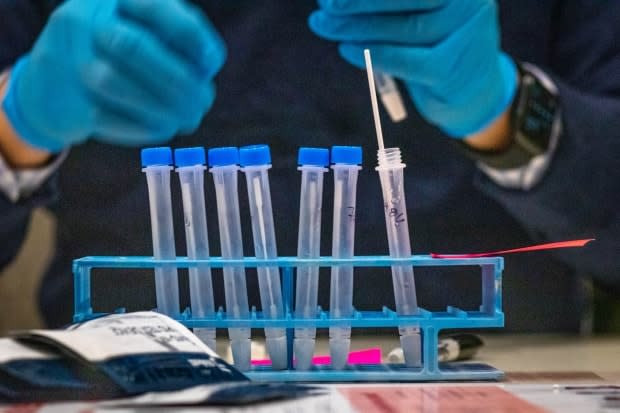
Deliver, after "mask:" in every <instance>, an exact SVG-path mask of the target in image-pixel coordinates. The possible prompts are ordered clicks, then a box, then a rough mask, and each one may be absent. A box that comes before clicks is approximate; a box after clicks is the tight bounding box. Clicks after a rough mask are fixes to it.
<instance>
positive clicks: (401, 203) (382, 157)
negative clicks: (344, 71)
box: [364, 49, 422, 367]
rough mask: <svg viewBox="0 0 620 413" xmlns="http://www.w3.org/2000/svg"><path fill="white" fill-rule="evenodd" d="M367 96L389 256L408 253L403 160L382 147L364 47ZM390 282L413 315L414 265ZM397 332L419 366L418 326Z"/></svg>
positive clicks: (399, 307)
mask: <svg viewBox="0 0 620 413" xmlns="http://www.w3.org/2000/svg"><path fill="white" fill-rule="evenodd" d="M364 60H365V61H366V71H367V75H368V86H369V89H370V100H371V103H372V112H373V117H374V120H375V129H376V132H377V143H378V144H379V150H378V151H377V160H378V162H379V166H377V168H376V170H377V172H379V178H380V180H381V188H382V192H383V205H384V207H385V208H384V209H385V226H386V228H387V236H388V245H389V249H390V256H391V257H393V258H409V257H411V240H410V238H409V222H408V221H407V204H406V202H405V185H404V174H403V170H404V169H405V166H406V165H405V164H404V163H402V160H401V154H400V149H398V148H385V146H384V144H383V130H382V128H381V116H380V115H379V104H378V103H377V89H376V86H375V76H374V74H373V69H372V58H371V56H370V50H368V49H365V50H364ZM392 284H393V286H394V301H395V303H396V312H397V314H398V315H405V316H406V315H414V314H416V313H417V312H418V302H417V297H416V289H415V280H414V277H413V266H412V265H411V264H408V265H393V266H392ZM398 331H399V333H400V345H401V347H402V348H403V353H404V355H405V364H407V366H409V367H418V366H420V365H421V364H422V359H421V353H422V349H421V347H422V343H421V341H420V329H419V328H418V327H415V326H402V327H399V328H398Z"/></svg>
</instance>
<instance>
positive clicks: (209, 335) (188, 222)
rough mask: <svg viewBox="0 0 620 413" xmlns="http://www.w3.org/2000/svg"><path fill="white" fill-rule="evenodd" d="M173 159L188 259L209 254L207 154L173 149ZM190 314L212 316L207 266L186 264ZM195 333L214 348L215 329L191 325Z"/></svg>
mask: <svg viewBox="0 0 620 413" xmlns="http://www.w3.org/2000/svg"><path fill="white" fill-rule="evenodd" d="M174 161H175V165H176V171H177V173H178V175H179V182H180V183H181V196H182V199H183V216H184V222H185V242H186V244H187V257H188V258H189V259H208V258H209V236H208V232H207V216H206V208H205V194H204V174H205V169H207V168H206V166H205V165H206V155H205V150H204V148H201V147H198V148H181V149H175V151H174ZM189 296H190V303H191V309H192V317H199V318H205V317H214V316H215V306H214V304H213V282H212V279H211V268H210V267H203V266H201V267H191V268H189ZM194 334H195V335H196V336H197V337H198V338H200V339H201V340H202V341H203V342H204V343H205V344H206V345H207V346H208V347H209V348H211V349H212V350H215V344H216V341H215V329H214V328H194Z"/></svg>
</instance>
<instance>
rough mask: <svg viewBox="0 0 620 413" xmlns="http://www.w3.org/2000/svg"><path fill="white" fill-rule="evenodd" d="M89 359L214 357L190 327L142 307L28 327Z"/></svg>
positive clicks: (93, 360)
mask: <svg viewBox="0 0 620 413" xmlns="http://www.w3.org/2000/svg"><path fill="white" fill-rule="evenodd" d="M28 333H29V334H33V335H38V336H42V337H47V338H49V339H51V340H54V341H56V342H58V343H60V344H62V345H63V346H65V347H67V348H68V349H70V350H72V351H74V352H75V353H77V354H79V355H80V356H81V357H83V358H84V359H86V360H88V361H91V362H101V361H104V360H107V359H111V358H115V357H120V356H131V355H141V354H151V353H178V352H182V353H204V354H209V355H210V356H213V357H217V354H216V353H215V352H213V350H211V349H209V348H208V347H207V346H206V345H205V344H204V343H203V342H202V341H200V339H198V338H197V337H196V336H195V335H194V334H192V332H191V331H189V330H188V329H187V328H186V327H185V326H183V325H182V324H180V323H178V322H177V321H175V320H173V319H171V318H170V317H167V316H165V315H162V314H159V313H155V312H150V311H145V312H138V313H130V314H113V315H110V316H107V317H102V318H97V319H95V320H90V321H87V322H84V323H81V324H78V325H75V326H73V327H72V328H70V329H67V330H31V331H29V332H28Z"/></svg>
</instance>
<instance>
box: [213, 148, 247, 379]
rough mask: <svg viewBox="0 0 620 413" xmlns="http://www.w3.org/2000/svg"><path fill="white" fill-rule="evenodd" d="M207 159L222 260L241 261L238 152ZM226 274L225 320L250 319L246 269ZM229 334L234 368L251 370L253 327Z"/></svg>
mask: <svg viewBox="0 0 620 413" xmlns="http://www.w3.org/2000/svg"><path fill="white" fill-rule="evenodd" d="M208 157H209V166H210V167H211V169H210V172H211V174H212V175H213V182H214V183H215V194H216V198H217V216H218V221H219V229H220V244H221V249H222V258H224V259H242V258H243V244H242V238H241V237H242V235H241V219H240V216H239V193H238V189H237V175H238V171H239V166H238V164H239V151H238V149H237V148H232V147H226V148H215V149H210V150H209V153H208ZM223 272H224V294H225V296H226V317H228V318H231V319H241V318H244V319H249V318H250V311H249V307H248V291H247V287H246V280H245V268H243V267H239V266H233V267H224V269H223ZM228 335H229V338H230V347H231V350H232V354H233V359H234V362H235V367H237V368H238V369H239V370H241V371H247V370H249V369H250V328H249V327H243V328H229V329H228Z"/></svg>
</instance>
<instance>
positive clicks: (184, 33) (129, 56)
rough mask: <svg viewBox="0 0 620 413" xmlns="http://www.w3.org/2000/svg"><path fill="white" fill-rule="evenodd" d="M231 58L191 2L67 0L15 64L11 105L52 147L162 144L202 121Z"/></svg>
mask: <svg viewBox="0 0 620 413" xmlns="http://www.w3.org/2000/svg"><path fill="white" fill-rule="evenodd" d="M225 58H226V48H225V45H224V42H223V40H222V39H221V38H220V36H219V34H218V33H217V32H216V30H215V29H214V27H213V26H212V25H211V23H210V22H209V21H208V20H207V19H206V17H205V16H204V15H202V13H201V12H200V11H199V10H198V9H197V8H195V7H194V6H192V5H190V4H189V3H187V2H186V1H185V0H68V1H66V2H65V3H64V4H63V5H62V6H61V7H60V8H59V9H58V10H56V12H55V13H54V14H52V16H51V18H50V21H49V22H48V24H47V26H46V27H45V28H44V30H43V32H42V34H41V35H40V37H39V38H38V40H37V41H36V44H35V45H34V47H33V49H32V51H31V52H30V53H29V54H27V55H25V56H23V57H22V58H21V59H20V60H19V61H18V63H17V64H16V65H15V66H14V68H13V70H12V72H11V78H10V84H9V89H8V92H7V95H6V97H5V100H4V102H3V107H4V111H5V113H6V115H7V117H8V118H9V120H10V122H11V124H12V126H13V128H14V129H15V130H16V132H17V133H18V134H19V135H20V136H21V138H22V139H24V140H25V141H26V142H28V143H30V144H31V145H33V146H35V147H38V148H41V149H46V150H49V151H52V152H55V151H60V150H62V149H63V148H65V147H68V146H70V145H73V144H76V143H79V142H82V141H84V140H86V139H88V138H91V137H92V138H96V139H98V140H101V141H105V142H109V143H113V144H120V145H135V146H140V145H148V144H156V143H161V142H164V141H166V140H168V139H170V138H171V137H172V136H173V135H175V134H176V133H178V132H181V133H189V132H191V131H193V130H195V129H196V128H197V127H198V126H199V124H200V122H201V119H202V117H203V115H204V114H205V113H206V112H207V111H208V110H209V108H210V107H211V105H212V103H213V99H214V97H215V88H214V84H213V77H214V76H215V75H216V73H217V72H218V71H219V70H220V68H221V67H222V65H223V63H224V60H225Z"/></svg>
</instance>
